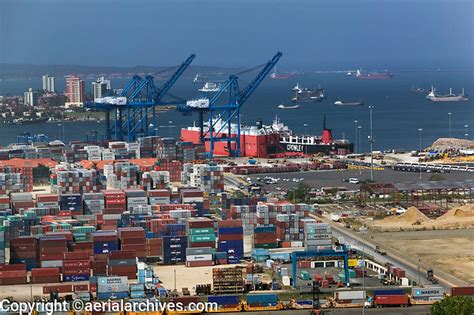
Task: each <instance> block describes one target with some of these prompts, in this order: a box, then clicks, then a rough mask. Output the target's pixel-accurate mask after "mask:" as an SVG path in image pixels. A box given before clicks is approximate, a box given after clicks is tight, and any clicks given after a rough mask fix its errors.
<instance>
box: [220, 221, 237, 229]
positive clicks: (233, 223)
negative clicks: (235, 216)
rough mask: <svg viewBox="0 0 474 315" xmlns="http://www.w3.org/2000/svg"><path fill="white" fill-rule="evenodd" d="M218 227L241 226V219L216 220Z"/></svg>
mask: <svg viewBox="0 0 474 315" xmlns="http://www.w3.org/2000/svg"><path fill="white" fill-rule="evenodd" d="M217 225H218V227H220V228H221V227H222V228H230V227H241V226H242V220H226V221H217Z"/></svg>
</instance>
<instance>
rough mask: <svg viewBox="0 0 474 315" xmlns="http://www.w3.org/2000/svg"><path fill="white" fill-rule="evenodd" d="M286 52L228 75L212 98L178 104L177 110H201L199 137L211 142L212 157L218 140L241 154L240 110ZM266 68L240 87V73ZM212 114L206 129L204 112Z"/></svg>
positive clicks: (202, 140) (236, 153)
mask: <svg viewBox="0 0 474 315" xmlns="http://www.w3.org/2000/svg"><path fill="white" fill-rule="evenodd" d="M282 55H283V54H282V53H281V52H277V53H276V54H275V56H273V58H272V59H271V60H269V61H268V62H267V63H266V64H264V65H260V66H258V67H255V68H252V69H249V70H246V71H244V72H241V73H238V74H233V75H230V76H229V78H228V79H227V80H226V81H224V82H223V83H221V84H220V86H219V89H218V91H217V92H216V93H215V94H214V95H213V96H212V97H210V98H209V97H202V98H199V99H196V100H191V101H188V102H187V103H186V105H181V106H178V110H179V111H181V112H183V113H189V112H198V114H199V127H200V140H201V143H205V142H206V141H209V143H210V150H209V152H208V154H209V157H210V158H212V156H213V153H214V146H215V143H216V142H227V148H228V150H229V155H231V156H240V109H241V107H242V106H243V105H244V104H245V102H246V101H247V100H248V98H249V97H250V96H251V95H252V93H253V92H254V91H255V90H256V89H257V87H258V86H259V85H260V83H261V82H262V81H263V79H265V77H266V76H267V75H268V74H269V73H270V71H271V70H272V69H273V67H274V66H275V65H276V63H277V62H278V60H280V58H281V56H282ZM262 66H263V68H262V69H261V70H260V72H259V73H258V74H257V76H256V77H255V78H254V79H253V80H252V82H250V84H248V85H247V87H245V88H244V89H242V90H241V89H240V87H239V82H238V78H239V75H241V74H243V73H245V72H249V71H253V70H255V69H256V68H260V67H262ZM223 95H227V97H228V98H227V101H226V103H225V104H224V105H219V104H218V101H219V99H220V98H221V96H223ZM206 113H208V114H209V128H208V130H206V131H204V114H206ZM232 123H235V125H236V127H237V130H236V132H235V133H233V132H232Z"/></svg>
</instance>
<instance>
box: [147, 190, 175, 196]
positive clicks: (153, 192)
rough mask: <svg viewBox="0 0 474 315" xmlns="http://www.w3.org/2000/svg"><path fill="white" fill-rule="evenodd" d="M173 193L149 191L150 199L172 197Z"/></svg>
mask: <svg viewBox="0 0 474 315" xmlns="http://www.w3.org/2000/svg"><path fill="white" fill-rule="evenodd" d="M170 196H171V192H170V191H169V190H166V189H157V190H149V191H148V197H170Z"/></svg>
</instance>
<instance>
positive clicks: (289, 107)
mask: <svg viewBox="0 0 474 315" xmlns="http://www.w3.org/2000/svg"><path fill="white" fill-rule="evenodd" d="M278 108H280V109H298V108H300V105H298V104H296V105H284V104H280V105H278Z"/></svg>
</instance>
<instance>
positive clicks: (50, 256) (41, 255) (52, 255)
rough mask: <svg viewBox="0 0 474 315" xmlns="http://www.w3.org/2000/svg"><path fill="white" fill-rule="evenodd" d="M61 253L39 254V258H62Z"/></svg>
mask: <svg viewBox="0 0 474 315" xmlns="http://www.w3.org/2000/svg"><path fill="white" fill-rule="evenodd" d="M63 257H64V254H63V253H53V254H40V257H39V259H40V260H63Z"/></svg>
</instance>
